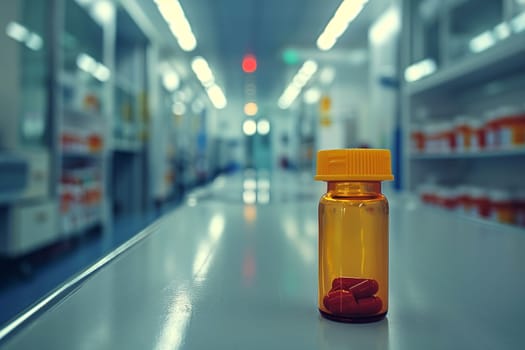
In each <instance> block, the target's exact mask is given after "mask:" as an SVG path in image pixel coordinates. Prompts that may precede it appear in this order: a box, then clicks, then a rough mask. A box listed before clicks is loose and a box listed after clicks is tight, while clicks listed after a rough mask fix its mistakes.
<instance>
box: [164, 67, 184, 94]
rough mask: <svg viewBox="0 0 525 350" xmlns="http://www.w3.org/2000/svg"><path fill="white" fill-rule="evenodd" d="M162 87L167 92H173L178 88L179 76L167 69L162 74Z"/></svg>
mask: <svg viewBox="0 0 525 350" xmlns="http://www.w3.org/2000/svg"><path fill="white" fill-rule="evenodd" d="M162 85H164V88H165V89H166V90H168V91H171V92H173V91H175V90H177V89H178V88H179V86H180V78H179V75H178V74H177V73H176V72H175V71H173V70H171V69H168V70H166V71H165V72H164V74H162Z"/></svg>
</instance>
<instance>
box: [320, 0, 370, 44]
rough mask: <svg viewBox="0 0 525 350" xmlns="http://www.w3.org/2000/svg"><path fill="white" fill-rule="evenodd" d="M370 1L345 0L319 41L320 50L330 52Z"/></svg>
mask: <svg viewBox="0 0 525 350" xmlns="http://www.w3.org/2000/svg"><path fill="white" fill-rule="evenodd" d="M367 2H368V0H343V2H342V3H341V4H340V5H339V7H338V8H337V10H336V11H335V14H334V15H333V17H332V18H331V19H330V21H329V22H328V24H327V25H326V27H325V29H324V30H323V32H322V33H321V35H319V38H318V39H317V47H318V48H319V49H320V50H323V51H326V50H330V49H331V48H332V47H333V46H334V45H335V43H336V42H337V39H338V38H339V37H340V36H341V35H342V34H343V33H344V32H345V31H346V29H347V28H348V25H349V24H350V22H352V21H353V20H354V19H355V18H356V17H357V15H358V14H359V13H360V12H361V10H362V9H363V6H364V5H365V4H366V3H367Z"/></svg>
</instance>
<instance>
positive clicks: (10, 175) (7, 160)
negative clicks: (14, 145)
mask: <svg viewBox="0 0 525 350" xmlns="http://www.w3.org/2000/svg"><path fill="white" fill-rule="evenodd" d="M28 172H29V169H28V164H27V160H25V159H23V158H22V157H19V156H16V155H12V154H5V153H4V154H2V153H0V174H2V182H1V183H0V204H6V203H10V202H12V201H14V200H16V199H19V198H20V194H21V192H22V191H23V190H24V188H25V187H26V185H27V180H28Z"/></svg>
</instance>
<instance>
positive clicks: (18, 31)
mask: <svg viewBox="0 0 525 350" xmlns="http://www.w3.org/2000/svg"><path fill="white" fill-rule="evenodd" d="M5 33H6V35H7V36H8V37H10V38H11V39H14V40H16V41H18V42H25V41H26V38H27V36H28V35H29V33H30V31H29V30H28V29H27V28H26V27H24V26H23V25H21V24H20V23H18V22H9V24H8V25H7V26H6V28H5Z"/></svg>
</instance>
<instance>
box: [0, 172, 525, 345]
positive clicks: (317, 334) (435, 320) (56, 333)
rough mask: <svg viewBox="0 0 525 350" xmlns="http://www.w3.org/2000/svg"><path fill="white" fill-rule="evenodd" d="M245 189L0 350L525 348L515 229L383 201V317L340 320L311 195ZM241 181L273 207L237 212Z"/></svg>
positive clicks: (209, 193) (91, 280) (212, 190)
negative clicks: (321, 279) (386, 258)
mask: <svg viewBox="0 0 525 350" xmlns="http://www.w3.org/2000/svg"><path fill="white" fill-rule="evenodd" d="M243 180H246V178H244V179H243V178H242V177H241V176H237V177H232V178H226V179H224V178H220V179H219V180H218V181H216V182H215V183H214V185H212V186H210V187H209V188H207V189H205V190H199V191H197V192H196V193H195V195H192V196H190V198H189V199H188V204H186V205H184V206H181V207H179V208H178V209H176V210H175V211H173V212H172V213H170V214H168V215H166V216H165V217H163V218H162V219H160V220H159V221H158V222H156V223H154V224H153V225H151V226H150V227H149V228H147V229H146V230H145V231H144V232H142V233H140V235H139V236H137V238H136V239H135V241H137V243H136V244H133V245H132V246H131V247H127V246H125V247H122V248H121V249H120V250H118V251H117V253H116V254H114V255H113V256H110V257H108V258H107V259H106V260H108V261H109V260H110V261H109V262H107V263H106V261H101V263H100V264H99V265H97V266H96V267H95V268H93V269H92V270H94V272H93V273H90V272H89V271H88V272H87V273H86V274H85V275H83V277H82V278H81V279H77V282H78V283H74V284H70V285H69V287H68V288H65V289H63V290H62V291H59V292H58V293H57V296H56V297H55V298H50V299H49V300H48V301H49V303H48V304H45V303H44V304H45V305H44V304H41V305H40V306H43V308H42V309H41V310H40V311H39V312H37V313H36V315H34V316H32V317H31V318H30V319H29V320H28V321H27V322H23V323H22V322H21V323H22V325H21V326H19V327H16V328H15V327H14V326H15V325H16V324H14V325H12V327H11V328H14V330H12V329H11V328H9V329H7V330H4V333H0V338H1V336H4V340H3V342H2V343H0V345H1V347H2V349H6V350H7V349H37V348H39V349H44V348H45V349H349V348H353V349H361V350H362V349H400V350H408V349H418V350H419V349H477V350H479V349H518V348H523V346H524V344H525V337H524V330H525V298H524V297H525V232H524V231H523V230H520V229H511V228H505V227H504V226H502V225H491V224H486V223H483V222H480V221H475V220H469V219H466V218H463V217H459V216H456V215H453V214H450V213H446V212H444V211H439V210H434V209H431V208H421V207H419V206H418V204H417V202H415V201H413V200H406V201H403V200H402V197H399V196H390V197H389V200H390V208H391V210H390V219H391V225H390V301H389V303H390V310H389V313H388V315H387V318H386V319H385V320H383V321H380V322H377V323H370V324H342V323H336V322H333V321H329V320H326V319H323V318H322V317H321V316H320V315H319V313H318V311H317V203H318V197H319V193H320V192H322V191H320V190H319V189H320V188H321V187H320V186H319V185H314V182H313V181H311V180H310V179H309V178H305V177H300V178H299V179H297V178H294V177H291V176H290V175H288V176H277V177H272V179H271V180H270V181H267V180H265V179H264V178H263V180H258V181H257V182H255V185H254V181H252V180H251V179H250V178H248V181H243ZM243 183H244V185H245V186H244V189H245V190H247V191H248V192H249V193H251V192H250V191H251V189H252V188H253V186H255V188H254V190H255V191H256V192H257V193H259V198H261V199H263V202H266V198H267V194H265V193H267V192H268V191H269V194H270V198H269V199H270V201H269V203H267V204H261V203H258V204H244V203H243V201H242V197H243V195H242V194H243ZM268 186H269V187H270V188H269V189H267V187H268ZM321 186H322V185H321ZM245 199H246V200H248V201H251V200H252V195H251V194H248V195H245ZM120 253H122V254H120ZM119 254H120V255H119ZM113 257H116V258H114V259H113V260H111V259H112V258H113ZM99 267H100V268H99ZM57 300H58V301H57ZM26 316H27V315H26ZM8 331H9V332H8Z"/></svg>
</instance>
